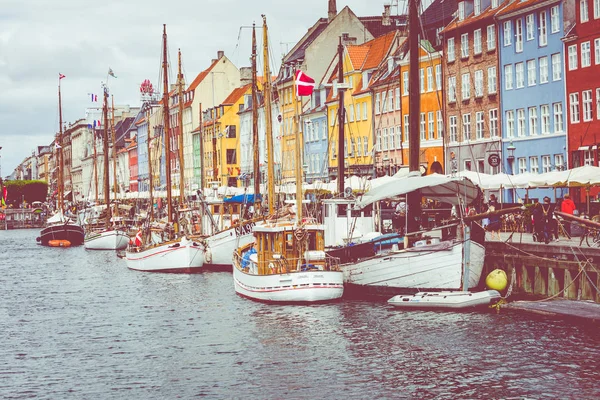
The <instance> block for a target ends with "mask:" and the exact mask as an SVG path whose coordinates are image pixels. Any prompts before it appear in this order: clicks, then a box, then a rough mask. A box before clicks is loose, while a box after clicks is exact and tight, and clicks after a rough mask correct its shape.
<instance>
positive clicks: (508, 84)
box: [504, 64, 513, 90]
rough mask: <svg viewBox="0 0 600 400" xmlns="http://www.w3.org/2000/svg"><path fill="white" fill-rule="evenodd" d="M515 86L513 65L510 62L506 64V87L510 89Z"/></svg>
mask: <svg viewBox="0 0 600 400" xmlns="http://www.w3.org/2000/svg"><path fill="white" fill-rule="evenodd" d="M512 88H513V66H512V64H508V65H505V66H504V89H506V90H510V89H512Z"/></svg>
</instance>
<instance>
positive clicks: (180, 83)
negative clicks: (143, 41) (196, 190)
mask: <svg viewBox="0 0 600 400" xmlns="http://www.w3.org/2000/svg"><path fill="white" fill-rule="evenodd" d="M178 64H179V69H178V73H177V86H178V88H179V115H178V117H179V121H178V122H179V207H183V202H184V200H185V179H184V176H183V171H184V159H183V84H184V82H183V74H182V73H181V49H179V56H178Z"/></svg>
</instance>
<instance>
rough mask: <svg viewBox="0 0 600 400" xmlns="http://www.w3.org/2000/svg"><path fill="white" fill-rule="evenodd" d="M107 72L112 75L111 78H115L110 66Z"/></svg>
mask: <svg viewBox="0 0 600 400" xmlns="http://www.w3.org/2000/svg"><path fill="white" fill-rule="evenodd" d="M108 74H109V75H110V76H112V77H113V78H116V76H115V73H114V72H113V70H112V68H110V67H109V68H108Z"/></svg>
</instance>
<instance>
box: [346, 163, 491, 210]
mask: <svg viewBox="0 0 600 400" xmlns="http://www.w3.org/2000/svg"><path fill="white" fill-rule="evenodd" d="M392 178H393V179H394V180H393V181H392V180H389V182H388V183H387V184H385V185H381V186H378V187H375V188H374V189H371V190H369V191H368V192H367V193H365V194H364V195H362V196H361V197H360V198H359V199H358V200H357V202H356V205H357V206H358V207H359V208H363V207H366V206H368V205H369V204H371V203H374V202H376V201H379V200H384V199H389V198H392V197H394V196H399V195H402V194H406V193H409V192H414V191H415V190H419V189H420V190H421V194H422V196H423V197H427V198H429V199H432V200H438V201H441V202H444V203H450V204H454V205H457V204H459V202H460V201H462V202H464V204H469V203H471V202H472V201H473V200H475V199H476V198H477V195H478V194H479V191H480V190H479V187H478V186H477V185H475V184H474V183H473V182H472V181H471V180H470V179H468V178H466V177H460V176H457V177H451V176H448V175H441V174H431V175H427V176H421V173H420V172H417V173H415V174H409V175H407V176H404V177H401V178H394V177H392ZM459 198H460V199H461V200H460V201H459Z"/></svg>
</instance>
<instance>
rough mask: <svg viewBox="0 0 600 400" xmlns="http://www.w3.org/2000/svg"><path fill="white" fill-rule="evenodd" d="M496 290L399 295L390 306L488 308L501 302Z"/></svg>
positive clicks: (391, 300)
mask: <svg viewBox="0 0 600 400" xmlns="http://www.w3.org/2000/svg"><path fill="white" fill-rule="evenodd" d="M500 298H501V296H500V293H499V292H498V291H496V290H486V291H483V292H429V293H428V292H419V293H416V294H414V295H397V296H394V297H392V298H391V299H389V300H388V304H391V305H393V306H394V307H398V308H436V309H440V308H448V309H461V308H470V307H477V306H487V305H490V304H493V303H495V302H496V301H498V300H500Z"/></svg>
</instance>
